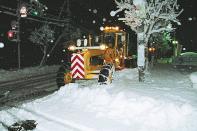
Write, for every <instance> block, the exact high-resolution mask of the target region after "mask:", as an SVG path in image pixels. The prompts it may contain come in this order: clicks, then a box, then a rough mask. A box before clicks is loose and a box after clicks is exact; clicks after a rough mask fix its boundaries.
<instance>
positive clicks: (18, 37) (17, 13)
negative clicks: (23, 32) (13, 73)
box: [16, 0, 21, 69]
mask: <svg viewBox="0 0 197 131" xmlns="http://www.w3.org/2000/svg"><path fill="white" fill-rule="evenodd" d="M20 6H21V0H18V3H17V9H16V15H17V27H18V28H17V50H18V69H20V68H21V40H20V19H21V16H20Z"/></svg>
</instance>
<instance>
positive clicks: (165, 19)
mask: <svg viewBox="0 0 197 131" xmlns="http://www.w3.org/2000/svg"><path fill="white" fill-rule="evenodd" d="M115 3H116V4H117V10H116V11H112V12H111V15H112V16H114V15H116V14H117V13H119V12H121V11H124V18H119V20H121V21H123V22H125V24H126V25H128V26H130V28H131V29H132V30H133V31H135V32H136V33H139V32H141V30H140V31H139V27H143V29H144V30H143V31H144V33H146V34H147V35H150V34H152V33H156V32H162V31H164V30H165V31H171V30H172V29H174V28H172V29H169V28H166V27H167V26H168V24H163V23H170V22H174V23H177V24H178V25H180V22H179V20H178V19H177V17H178V16H179V15H180V14H181V13H182V11H183V10H180V9H179V5H178V4H177V0H115ZM165 28H166V29H165ZM146 34H145V35H146Z"/></svg>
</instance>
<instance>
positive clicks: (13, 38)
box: [7, 30, 17, 41]
mask: <svg viewBox="0 0 197 131" xmlns="http://www.w3.org/2000/svg"><path fill="white" fill-rule="evenodd" d="M7 36H8V39H9V40H10V41H17V31H16V30H9V31H8V33H7Z"/></svg>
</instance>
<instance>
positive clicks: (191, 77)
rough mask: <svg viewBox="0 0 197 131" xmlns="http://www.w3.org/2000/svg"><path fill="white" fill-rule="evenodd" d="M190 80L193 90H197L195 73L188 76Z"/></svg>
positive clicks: (196, 74)
mask: <svg viewBox="0 0 197 131" xmlns="http://www.w3.org/2000/svg"><path fill="white" fill-rule="evenodd" d="M190 80H191V81H192V83H193V88H196V89H197V72H193V73H192V74H191V75H190Z"/></svg>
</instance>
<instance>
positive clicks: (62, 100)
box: [0, 66, 197, 131]
mask: <svg viewBox="0 0 197 131" xmlns="http://www.w3.org/2000/svg"><path fill="white" fill-rule="evenodd" d="M136 80H137V70H136V69H125V70H123V71H120V72H116V73H115V77H114V81H113V83H112V84H111V85H97V84H89V83H92V82H87V83H86V84H85V85H83V86H81V84H79V83H72V84H69V85H66V86H64V87H62V88H61V89H60V90H59V91H57V92H55V93H53V94H52V95H50V96H47V97H44V98H42V99H38V100H35V101H33V102H30V103H26V104H23V105H22V106H20V107H18V108H13V109H9V110H4V111H1V112H0V121H2V122H4V123H6V124H7V125H11V124H13V123H14V122H16V121H17V120H26V119H34V120H36V121H37V122H38V125H37V128H36V129H35V131H54V130H56V131H65V130H66V131H131V130H133V131H196V130H197V125H196V120H197V97H196V96H197V89H194V88H192V87H191V85H192V84H191V82H190V79H189V74H188V75H186V74H184V75H183V74H182V73H180V72H177V71H176V70H173V69H171V68H169V67H166V66H160V67H158V68H155V70H153V71H152V74H151V75H149V78H148V80H147V81H146V82H145V84H141V83H138V82H136ZM0 130H1V131H6V130H5V129H4V128H3V127H2V126H1V125H0Z"/></svg>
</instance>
